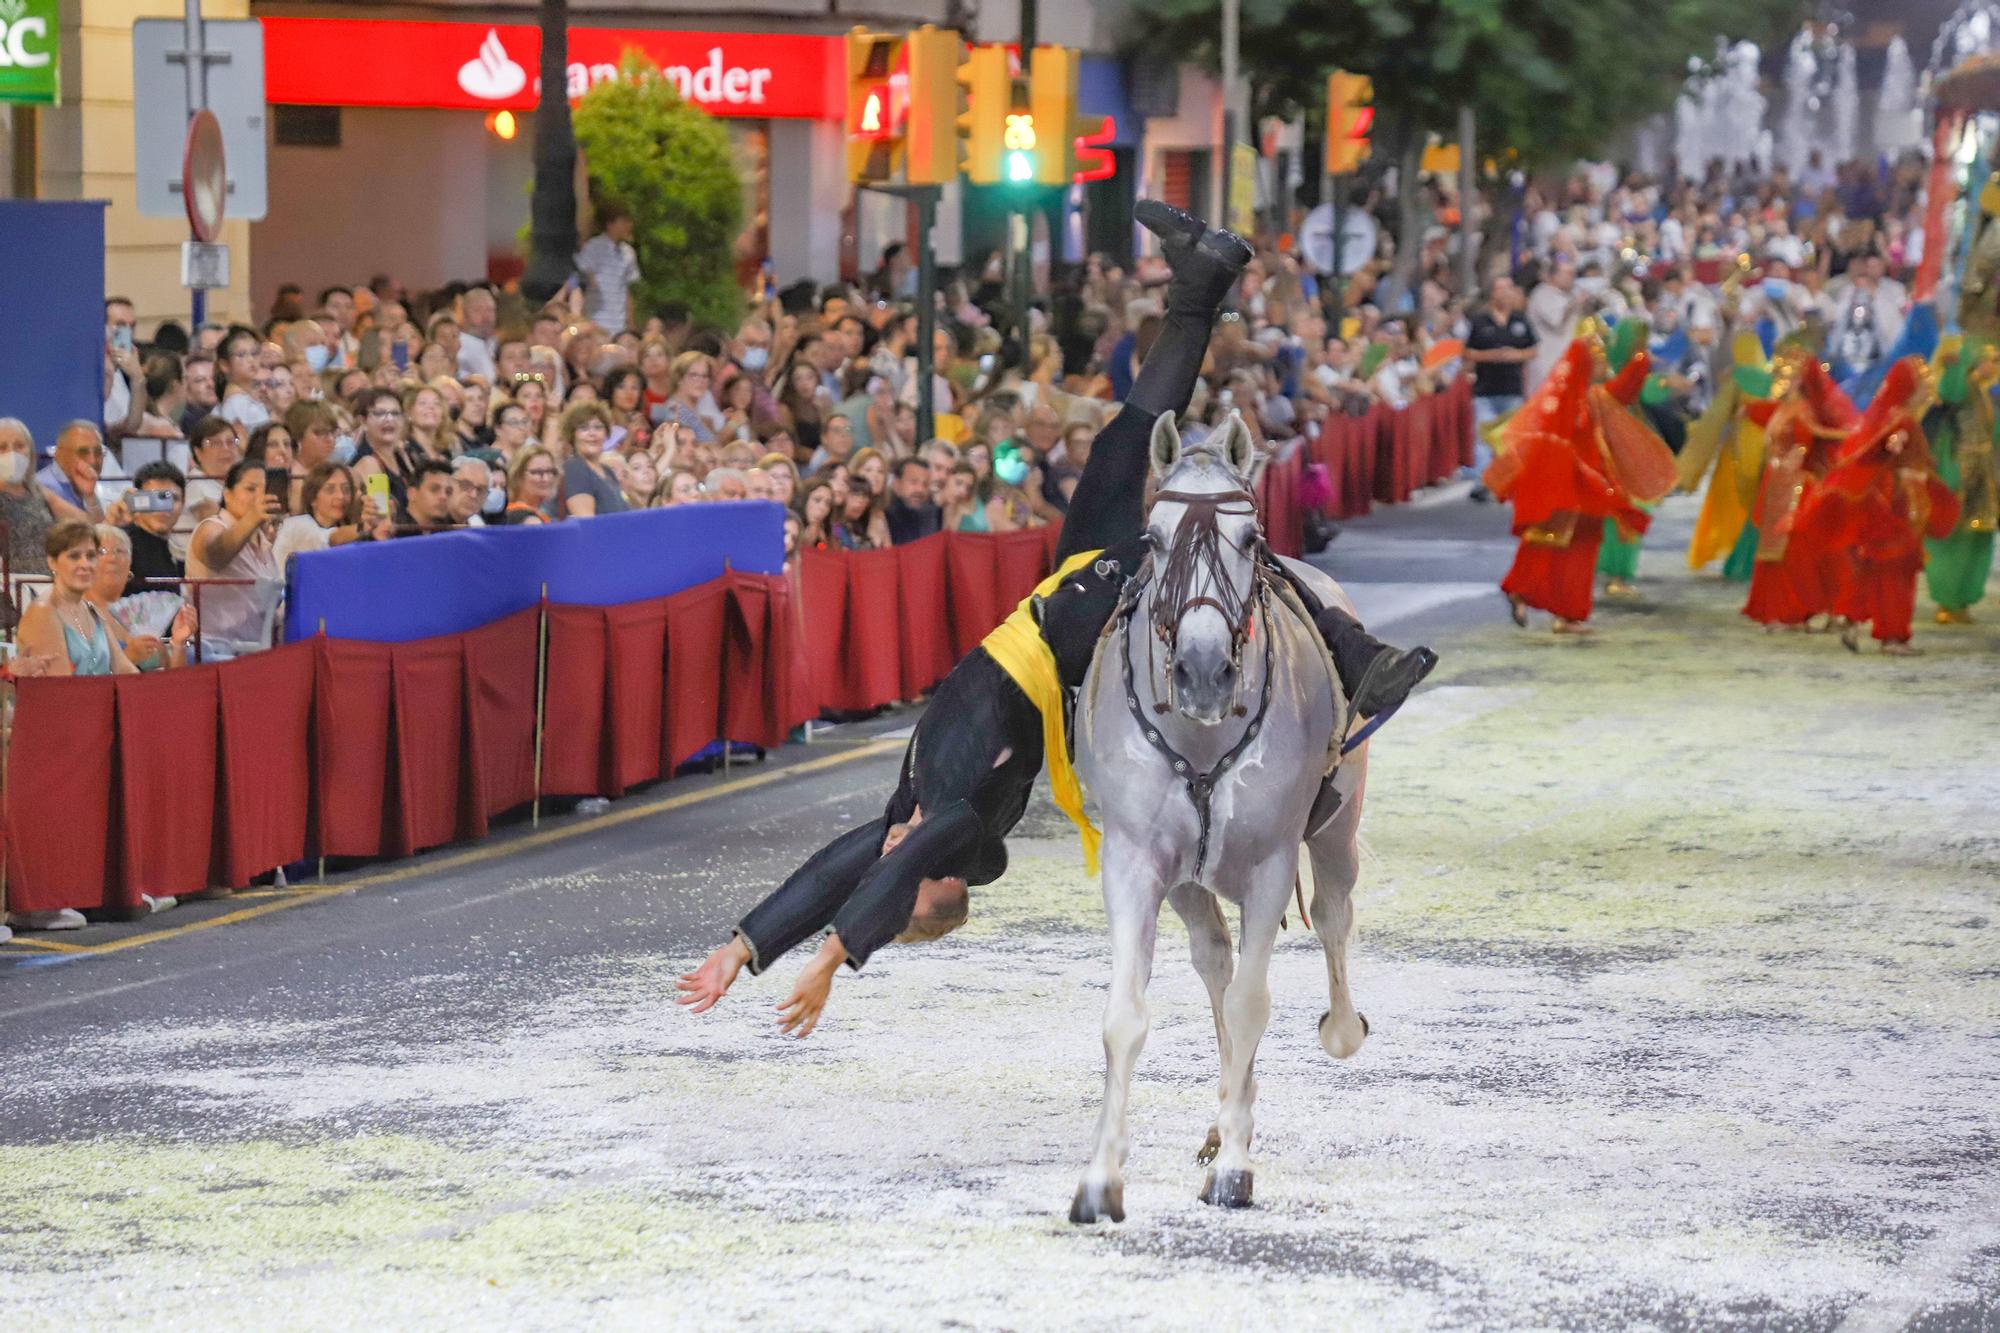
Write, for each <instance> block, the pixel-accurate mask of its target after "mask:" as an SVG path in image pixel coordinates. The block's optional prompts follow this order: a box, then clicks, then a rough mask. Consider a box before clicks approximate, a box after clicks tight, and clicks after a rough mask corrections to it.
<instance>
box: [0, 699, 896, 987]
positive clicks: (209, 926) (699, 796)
mask: <svg viewBox="0 0 2000 1333" xmlns="http://www.w3.org/2000/svg"><path fill="white" fill-rule="evenodd" d="M903 745H904V742H903V741H902V740H900V739H897V740H886V739H885V740H875V741H862V742H857V743H855V744H854V748H852V749H848V750H843V751H841V752H840V753H838V754H829V755H825V756H823V757H821V758H818V759H808V760H806V761H805V762H804V763H801V764H791V765H788V766H786V767H784V768H774V769H770V770H768V771H766V772H763V773H758V774H756V775H755V776H753V777H747V778H744V779H742V780H741V781H738V782H724V783H722V784H720V785H718V786H714V787H703V788H701V789H700V790H697V791H690V792H682V793H681V794H679V795H677V796H667V797H663V798H661V799H660V800H657V801H648V802H647V803H646V804H644V805H635V806H633V807H631V808H630V809H628V810H616V811H613V812H612V813H610V814H606V815H599V816H598V817H597V818H595V819H589V820H585V821H583V822H581V823H576V824H567V825H564V826H563V827H561V828H552V829H544V830H542V831H541V832H540V833H530V834H528V835H527V836H525V837H521V838H510V839H507V840H506V841H504V842H497V843H482V844H481V845H479V846H476V847H468V848H467V849H466V850H464V851H462V852H453V853H451V854H450V855H448V856H441V857H438V858H436V859H435V860H430V861H420V862H419V861H412V862H408V863H406V864H403V865H399V866H397V867H395V868H394V869H391V870H384V871H380V872H378V873H376V874H373V875H363V876H362V877H361V878H359V879H353V880H347V881H345V882H343V883H339V884H328V885H325V886H324V887H321V886H317V885H315V886H312V887H304V886H301V887H299V888H298V889H297V890H296V891H294V892H288V893H285V894H284V895H282V896H280V897H275V898H272V899H270V900H269V901H267V902H261V903H258V904H257V905H256V906H255V907H245V908H242V909H241V910H239V911H235V912H225V913H223V914H222V915H221V916H214V917H210V918H208V919H207V920H206V921H190V922H189V923H188V924H187V925H185V926H169V927H168V928H167V929H165V930H153V931H146V932H144V933H142V934H138V935H130V936H127V937H126V938H124V939H121V940H110V941H108V942H106V943H104V944H57V943H54V942H53V941H49V940H25V939H18V938H17V939H16V940H14V941H13V942H14V943H16V944H25V945H28V946H30V947H32V948H38V949H53V950H55V951H57V952H59V953H81V954H104V953H117V952H118V951H119V950H121V949H135V948H137V947H138V946H140V945H142V944H157V943H159V942H160V941H161V940H171V939H175V938H178V937H179V936H182V935H192V934H194V933H195V932H196V931H198V930H213V929H215V928H216V927H217V926H233V925H235V924H236V923H238V922H240V921H250V920H254V919H255V918H257V917H260V916H269V915H270V914H271V913H273V912H282V911H285V910H286V909H288V908H293V907H297V906H299V905H300V904H302V903H308V902H312V901H314V900H316V899H320V898H334V897H340V896H343V895H345V894H350V893H358V892H360V891H361V890H362V889H373V888H380V887H381V886H382V885H384V884H396V883H400V882H401V881H403V880H406V879H414V878H416V877H417V876H419V875H428V874H430V873H432V872H433V871H443V870H457V869H459V868H461V867H464V866H470V865H478V864H479V863H481V862H483V861H491V860H494V859H495V858H497V857H502V856H511V855H513V854H514V853H516V852H526V851H533V850H534V849H536V848H539V847H548V846H551V845H553V844H555V843H559V842H566V841H568V840H569V839H571V838H575V837H580V836H581V835H583V834H585V833H595V832H597V831H598V830H600V829H606V828H614V827H616V826H617V825H620V824H629V823H631V822H632V821H633V820H635V819H648V818H651V817H652V816H654V815H663V814H666V813H667V812H669V811H672V810H682V809H685V808H687V807H688V806H690V805H700V804H702V803H703V802H705V801H713V800H715V799H717V798H718V797H722V796H733V795H735V794H736V793H737V792H744V791H750V790H752V789H754V788H757V787H764V786H769V785H770V784H771V783H773V782H780V781H783V780H784V779H786V778H791V777H799V776H802V775H804V774H807V773H817V772H820V771H822V770H823V769H828V768H835V767H837V766H839V765H841V764H850V763H853V762H854V761H855V760H857V759H869V758H873V757H874V756H876V755H879V754H887V753H889V752H890V751H892V750H900V749H901V748H903Z"/></svg>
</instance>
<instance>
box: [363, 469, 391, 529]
mask: <svg viewBox="0 0 2000 1333" xmlns="http://www.w3.org/2000/svg"><path fill="white" fill-rule="evenodd" d="M367 489H368V504H369V507H370V508H372V509H373V510H374V511H375V512H376V513H377V514H379V515H381V516H383V517H385V518H386V517H388V514H389V474H388V473H386V472H371V473H369V474H368V484H367Z"/></svg>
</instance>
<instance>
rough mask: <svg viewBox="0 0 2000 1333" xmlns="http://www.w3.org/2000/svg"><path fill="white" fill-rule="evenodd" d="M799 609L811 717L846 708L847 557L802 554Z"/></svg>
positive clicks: (831, 552)
mask: <svg viewBox="0 0 2000 1333" xmlns="http://www.w3.org/2000/svg"><path fill="white" fill-rule="evenodd" d="M799 609H800V618H801V621H802V623H803V626H804V639H805V643H804V648H805V652H804V658H805V668H806V677H807V681H808V684H809V687H810V688H809V693H810V697H811V699H812V702H813V709H814V713H815V715H817V714H818V713H820V712H823V711H826V710H828V709H838V708H844V707H846V705H845V704H843V703H842V702H840V701H841V700H842V699H843V698H844V697H845V696H846V692H847V689H846V682H845V680H844V678H843V677H844V675H845V671H844V663H845V660H846V659H845V658H844V657H843V655H842V650H843V648H844V647H845V644H846V639H847V557H846V556H845V555H843V554H841V553H840V552H838V551H806V552H804V553H802V554H801V555H800V557H799Z"/></svg>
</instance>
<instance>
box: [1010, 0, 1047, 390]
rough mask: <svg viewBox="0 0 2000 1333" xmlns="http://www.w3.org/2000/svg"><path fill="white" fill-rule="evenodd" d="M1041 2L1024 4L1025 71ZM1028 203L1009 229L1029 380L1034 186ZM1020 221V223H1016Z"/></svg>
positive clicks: (1017, 320)
mask: <svg viewBox="0 0 2000 1333" xmlns="http://www.w3.org/2000/svg"><path fill="white" fill-rule="evenodd" d="M1040 9H1041V6H1040V0H1021V63H1022V66H1023V68H1024V69H1026V68H1027V67H1028V65H1029V64H1030V63H1031V62H1032V61H1033V60H1034V58H1035V45H1036V43H1037V41H1038V40H1039V39H1040V37H1041V33H1040V27H1041V23H1040V19H1041V13H1040ZM1026 192H1027V195H1028V199H1027V200H1026V201H1024V202H1022V203H1020V204H1017V205H1016V206H1015V208H1014V209H1013V210H1012V211H1011V212H1010V214H1009V218H1010V221H1009V224H1008V225H1009V226H1010V227H1018V228H1020V233H1019V235H1018V236H1010V237H1008V238H1007V239H1008V240H1010V241H1017V242H1018V244H1017V245H1016V246H1015V250H1014V330H1015V332H1014V339H1015V344H1016V346H1017V347H1018V348H1019V349H1020V356H1021V374H1022V377H1023V378H1025V377H1026V376H1027V375H1028V374H1029V372H1031V371H1032V370H1033V369H1034V366H1035V359H1034V357H1033V356H1032V355H1031V354H1030V353H1029V351H1028V302H1029V301H1030V300H1032V299H1033V298H1034V287H1035V283H1034V276H1033V274H1032V273H1031V272H1030V270H1031V268H1032V266H1033V264H1032V261H1033V257H1034V252H1035V221H1034V219H1035V211H1036V205H1035V200H1034V196H1035V194H1036V193H1037V191H1035V189H1034V188H1033V187H1032V186H1029V187H1027V188H1026ZM1016 218H1018V219H1019V221H1013V220H1012V219H1016Z"/></svg>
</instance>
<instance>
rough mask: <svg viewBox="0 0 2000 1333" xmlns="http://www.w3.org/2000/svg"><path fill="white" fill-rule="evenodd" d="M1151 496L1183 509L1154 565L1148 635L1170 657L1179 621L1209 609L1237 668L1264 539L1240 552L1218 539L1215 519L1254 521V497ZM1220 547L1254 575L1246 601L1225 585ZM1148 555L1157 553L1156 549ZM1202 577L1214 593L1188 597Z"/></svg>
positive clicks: (1260, 588)
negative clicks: (1225, 632) (1241, 558)
mask: <svg viewBox="0 0 2000 1333" xmlns="http://www.w3.org/2000/svg"><path fill="white" fill-rule="evenodd" d="M1153 498H1154V502H1155V503H1158V502H1160V501H1163V500H1164V501H1168V502H1171V503H1174V504H1179V505H1183V506H1185V507H1186V512H1184V513H1183V514H1182V515H1181V521H1180V524H1179V526H1177V527H1176V528H1175V529H1174V538H1173V542H1172V544H1171V545H1169V546H1168V547H1167V549H1166V552H1165V559H1164V561H1163V562H1162V564H1161V566H1160V578H1159V588H1158V589H1157V590H1156V592H1155V594H1154V597H1153V617H1152V620H1153V637H1154V638H1156V639H1158V640H1159V641H1160V644H1161V646H1162V647H1164V648H1166V649H1167V652H1168V655H1169V656H1172V655H1173V654H1174V653H1175V652H1177V651H1178V650H1179V647H1180V637H1181V622H1182V621H1184V620H1186V619H1187V618H1188V616H1190V615H1192V614H1193V613H1194V612H1196V611H1198V610H1200V609H1201V608H1202V607H1204V606H1206V607H1210V608H1213V609H1214V610H1215V611H1216V612H1217V613H1218V614H1219V615H1221V617H1222V619H1223V623H1225V624H1227V625H1228V626H1229V661H1230V665H1232V666H1240V665H1241V664H1242V657H1243V645H1244V643H1245V642H1246V641H1247V640H1248V639H1249V637H1250V619H1251V616H1252V615H1253V614H1254V613H1255V611H1256V610H1257V609H1258V607H1259V606H1260V605H1261V603H1262V601H1263V596H1264V581H1263V576H1262V571H1263V567H1264V562H1263V560H1262V559H1261V558H1260V557H1261V555H1262V549H1261V548H1262V547H1263V544H1264V539H1263V536H1262V534H1261V533H1259V534H1258V535H1257V536H1255V537H1253V538H1252V539H1251V548H1250V549H1249V550H1247V551H1246V550H1243V549H1242V548H1240V547H1237V546H1235V545H1234V544H1233V543H1227V542H1225V541H1224V540H1223V537H1222V526H1221V524H1220V523H1219V522H1217V520H1218V519H1219V518H1220V517H1221V516H1222V515H1224V514H1230V515H1233V516H1236V517H1243V516H1245V515H1247V516H1249V517H1251V518H1255V517H1256V516H1257V497H1256V496H1254V495H1252V494H1250V492H1248V491H1246V490H1242V489H1240V488H1239V489H1237V490H1231V491H1213V492H1207V493H1200V494H1197V493H1194V492H1189V491H1161V492H1160V493H1159V494H1158V495H1156V496H1154V497H1153ZM1225 506H1234V507H1228V508H1226V507H1225ZM1225 545H1228V546H1229V547H1230V549H1231V550H1234V551H1237V552H1238V553H1239V554H1241V555H1246V556H1248V557H1249V558H1250V566H1251V569H1252V570H1253V571H1255V572H1254V573H1253V574H1252V576H1251V586H1250V593H1249V595H1248V596H1247V597H1246V596H1244V595H1242V594H1240V593H1238V592H1237V591H1236V588H1235V586H1234V585H1233V584H1231V583H1230V581H1229V577H1228V571H1227V570H1226V569H1224V568H1223V564H1222V548H1223V547H1224V546H1225ZM1154 554H1156V555H1158V554H1160V552H1159V550H1158V547H1157V545H1156V546H1155V549H1154ZM1203 575H1206V576H1207V577H1208V582H1209V585H1210V586H1211V587H1212V588H1213V589H1214V595H1212V596H1211V595H1206V594H1204V595H1202V596H1199V597H1197V596H1194V595H1193V594H1194V590H1195V589H1196V588H1197V587H1198V586H1199V585H1200V581H1201V578H1202V576H1203Z"/></svg>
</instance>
